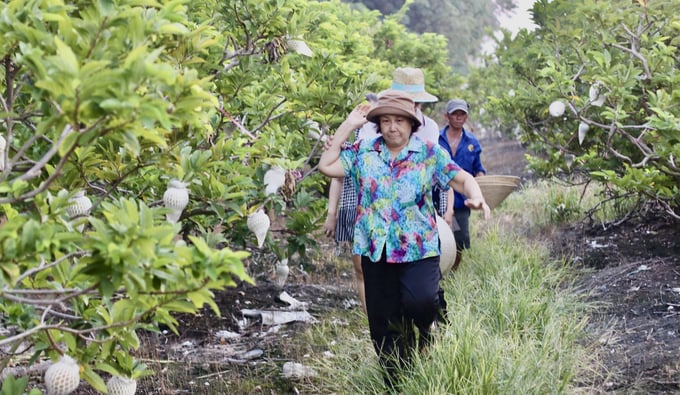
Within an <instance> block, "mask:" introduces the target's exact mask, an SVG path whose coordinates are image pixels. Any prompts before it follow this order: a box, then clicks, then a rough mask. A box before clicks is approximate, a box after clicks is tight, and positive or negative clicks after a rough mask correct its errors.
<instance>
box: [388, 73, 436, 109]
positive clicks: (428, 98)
mask: <svg viewBox="0 0 680 395" xmlns="http://www.w3.org/2000/svg"><path fill="white" fill-rule="evenodd" d="M392 90H395V91H403V92H406V93H408V94H409V95H411V98H412V99H413V101H414V102H416V103H434V102H436V101H438V100H439V99H438V98H437V96H435V95H432V94H429V93H427V91H426V90H425V74H423V70H421V69H417V68H414V67H398V68H397V69H396V70H394V73H393V74H392Z"/></svg>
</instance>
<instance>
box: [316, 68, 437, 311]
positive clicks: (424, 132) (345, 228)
mask: <svg viewBox="0 0 680 395" xmlns="http://www.w3.org/2000/svg"><path fill="white" fill-rule="evenodd" d="M391 89H392V90H397V91H402V92H406V93H408V94H409V96H411V98H412V99H413V101H414V102H415V103H416V114H417V116H418V119H419V121H420V127H419V128H418V130H417V131H416V136H419V137H420V138H422V139H423V140H425V141H431V142H433V143H435V144H437V142H438V141H439V125H437V122H435V121H434V120H433V119H432V118H430V117H428V116H426V115H425V114H423V112H422V104H423V103H435V102H437V101H438V100H439V99H438V98H437V96H435V95H433V94H431V93H428V92H427V91H426V90H425V74H424V73H423V71H422V70H421V69H419V68H414V67H398V68H397V69H395V70H394V73H393V74H392V88H391ZM366 96H367V99H368V100H369V102H375V101H376V100H377V99H378V96H380V94H378V95H377V96H376V95H373V94H368V95H366ZM377 130H378V127H377V125H376V124H374V123H372V122H367V123H366V124H365V125H364V126H362V127H361V129H358V131H357V132H356V133H355V136H354V141H356V140H360V139H366V138H374V137H377V135H378V133H377ZM444 196H446V195H444ZM356 208H357V194H356V191H355V190H354V187H353V186H352V184H351V182H350V180H345V179H344V177H340V178H333V179H332V180H331V184H330V187H329V191H328V211H327V215H326V221H325V222H324V233H325V234H326V236H328V237H334V238H335V241H336V242H338V243H343V242H351V241H352V239H353V236H354V221H355V219H356V216H357V211H356ZM442 214H443V213H440V215H442ZM352 264H353V266H354V279H355V288H356V290H357V294H358V295H359V301H360V302H361V307H362V309H363V310H364V312H365V311H366V297H365V296H364V277H363V272H362V270H361V258H360V257H359V256H358V255H352Z"/></svg>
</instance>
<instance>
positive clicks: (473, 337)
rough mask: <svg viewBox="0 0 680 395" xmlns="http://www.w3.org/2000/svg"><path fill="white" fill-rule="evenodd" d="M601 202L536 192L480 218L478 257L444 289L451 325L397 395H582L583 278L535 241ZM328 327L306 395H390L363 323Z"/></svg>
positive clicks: (470, 255) (466, 261) (322, 329)
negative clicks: (577, 283) (577, 282)
mask: <svg viewBox="0 0 680 395" xmlns="http://www.w3.org/2000/svg"><path fill="white" fill-rule="evenodd" d="M597 193H599V191H598V190H597V188H590V189H589V190H586V191H585V192H584V191H583V189H581V190H578V189H570V188H567V187H566V186H562V185H557V184H550V183H537V184H535V185H532V186H529V187H527V188H524V189H522V190H521V191H518V192H516V193H514V194H513V195H511V196H510V197H509V198H508V199H507V200H506V202H504V203H503V205H501V206H500V207H499V208H497V209H496V210H495V212H494V213H493V214H494V218H493V219H492V220H490V221H488V222H482V220H480V219H479V217H478V216H477V215H476V214H475V215H473V218H472V221H471V223H472V229H471V231H472V232H473V234H476V237H475V238H474V240H473V243H472V244H473V245H472V249H470V250H467V251H466V252H465V254H464V257H463V262H462V264H461V267H460V269H459V270H458V271H456V272H455V273H448V274H447V275H446V276H445V278H444V279H443V281H442V287H443V288H444V290H445V292H446V299H447V301H448V318H449V323H448V324H447V325H440V326H439V327H438V329H437V335H436V339H435V341H434V343H433V344H431V345H430V346H429V347H428V349H427V350H426V352H425V353H423V354H420V355H418V356H417V357H416V358H415V359H414V360H413V362H412V364H411V365H410V366H409V368H407V369H405V370H404V372H403V378H402V380H401V382H400V385H399V388H398V391H399V393H401V394H414V395H415V394H418V395H422V394H432V395H442V394H564V393H571V392H577V389H576V388H575V387H576V386H578V384H577V383H579V382H582V381H581V380H580V378H579V376H580V375H582V374H587V370H588V364H589V363H591V361H590V360H589V355H588V351H587V350H586V349H584V347H583V346H582V345H581V344H582V343H583V342H580V341H579V340H581V339H583V336H584V326H585V324H586V323H587V320H588V309H589V308H590V307H589V306H588V305H587V304H586V302H585V298H582V296H583V295H582V294H580V293H579V292H578V291H577V290H576V289H575V288H574V287H572V285H571V283H572V281H573V280H574V279H575V278H576V273H574V272H573V271H572V269H571V268H570V266H569V265H568V262H565V261H561V260H554V259H551V258H550V252H549V251H548V249H547V247H546V245H545V244H543V243H542V242H541V241H540V240H536V239H529V238H528V235H532V234H541V231H540V229H541V228H544V227H550V226H555V225H557V224H559V223H563V222H564V221H567V222H568V221H573V220H574V219H575V218H576V217H577V216H578V215H579V214H578V213H583V211H584V210H586V209H590V208H591V207H593V206H594V205H595V202H596V200H597V199H598V198H597ZM560 205H562V206H560ZM556 207H561V208H568V210H564V211H563V213H566V214H568V217H564V216H561V215H557V216H555V215H553V214H554V213H553V212H551V210H554V209H555V208H556ZM572 211H573V213H572ZM572 215H573V216H572ZM581 215H582V214H581ZM600 215H602V219H603V220H604V219H605V217H606V216H609V215H611V213H610V212H607V211H606V210H602V211H601V214H600ZM330 325H331V324H328V323H326V324H322V325H320V326H317V327H315V328H313V329H312V330H311V331H310V332H309V336H310V342H311V343H314V344H316V346H317V349H318V350H326V351H330V353H328V352H327V353H326V354H325V356H319V357H318V358H316V361H317V363H316V366H315V368H317V370H318V371H319V372H320V376H319V377H318V378H317V379H316V380H314V382H313V383H308V385H309V386H308V387H307V388H305V392H304V393H316V394H358V393H361V394H383V393H385V388H384V386H383V384H382V376H381V372H380V370H379V368H378V365H377V359H376V357H375V353H374V351H373V349H372V347H371V344H370V341H369V335H368V333H367V330H366V328H367V323H366V320H365V317H363V315H362V314H359V313H357V314H356V315H355V316H353V318H352V319H349V320H348V325H346V326H330ZM331 333H332V335H331Z"/></svg>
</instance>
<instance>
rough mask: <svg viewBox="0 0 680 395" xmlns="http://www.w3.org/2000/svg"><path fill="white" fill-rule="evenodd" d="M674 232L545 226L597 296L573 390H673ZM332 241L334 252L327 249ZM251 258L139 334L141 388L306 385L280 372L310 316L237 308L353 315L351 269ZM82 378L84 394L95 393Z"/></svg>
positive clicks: (656, 223)
mask: <svg viewBox="0 0 680 395" xmlns="http://www.w3.org/2000/svg"><path fill="white" fill-rule="evenodd" d="M483 144H484V147H485V158H486V159H485V161H486V164H487V170H488V171H489V174H512V175H521V176H526V174H525V173H524V172H523V166H524V159H523V150H522V149H521V147H519V145H517V143H511V142H503V141H488V142H483ZM494 158H502V159H497V160H494ZM679 240H680V223H679V222H677V221H676V222H673V221H672V220H669V219H667V218H665V217H663V216H661V215H656V214H652V212H650V213H641V216H640V217H639V218H636V219H631V220H629V221H626V222H624V223H623V224H621V225H619V226H609V227H603V226H601V225H599V226H596V227H590V226H588V225H585V224H579V225H574V226H571V227H566V228H564V229H560V230H558V231H556V232H554V233H553V234H552V235H551V243H552V251H553V254H554V255H555V257H560V256H565V257H568V258H570V259H571V261H572V262H573V264H574V265H576V267H577V268H578V269H579V270H581V271H582V272H583V275H582V276H581V277H580V279H579V280H578V285H579V286H580V288H581V289H582V290H583V291H584V293H585V294H586V295H587V299H588V301H589V302H591V303H594V304H595V305H596V308H595V309H594V310H593V312H592V318H591V320H590V323H589V325H588V326H587V334H586V335H587V336H586V339H584V342H585V343H586V344H587V345H588V347H591V348H592V350H593V358H594V360H596V361H597V362H598V365H596V366H595V371H594V372H593V374H592V375H588V377H584V378H582V380H581V382H580V383H577V387H579V390H578V393H588V394H600V393H611V394H673V393H680V358H678V355H680V242H679ZM327 249H328V251H329V252H328V254H329V256H330V255H331V253H330V251H331V250H333V246H332V245H328V246H327ZM260 258H262V257H260ZM257 261H258V259H257V257H255V258H254V259H253V260H252V261H251V262H250V263H249V265H251V266H250V267H249V270H250V271H251V273H255V276H256V277H257V280H258V283H257V286H247V285H241V286H239V287H237V288H234V289H230V290H227V291H224V292H221V293H219V294H218V295H217V300H216V302H217V304H218V306H219V308H220V311H221V317H217V316H216V315H215V314H214V313H213V312H212V311H210V310H208V309H205V310H204V312H203V314H201V315H199V316H179V317H178V319H179V321H180V326H179V331H180V333H179V336H175V335H173V334H171V333H169V332H164V333H161V334H157V335H153V336H151V335H150V336H148V337H146V338H145V340H144V342H145V344H144V346H143V349H142V355H141V356H143V357H145V358H147V360H148V361H149V365H151V367H153V368H154V369H156V370H157V375H155V376H154V377H151V378H147V379H144V380H142V381H141V382H140V387H139V389H138V392H137V393H138V394H154V395H161V394H226V393H234V392H231V391H229V390H228V388H233V387H234V385H235V384H238V386H239V388H250V389H249V390H248V391H247V392H243V393H249V394H293V393H301V392H300V391H299V390H298V389H297V388H296V379H291V378H287V377H286V362H293V363H300V364H302V365H304V363H305V361H306V356H305V354H306V353H307V352H309V351H312V347H313V345H310V344H306V343H305V340H304V339H302V338H301V337H300V336H299V333H300V332H301V331H303V330H304V329H305V328H307V327H308V326H309V325H312V324H310V323H309V322H305V321H304V320H298V321H292V322H290V323H286V324H281V325H266V324H264V316H260V317H258V316H254V317H253V316H251V317H247V316H244V314H242V311H243V309H247V310H259V311H267V312H270V311H278V312H284V311H299V310H301V309H299V308H298V309H296V308H294V306H291V305H290V304H289V303H286V302H283V301H281V300H280V298H279V296H280V295H281V292H282V291H286V293H287V294H288V295H290V296H292V297H293V298H295V299H296V300H297V301H300V302H303V303H306V304H307V305H306V311H308V312H309V313H310V314H311V315H312V316H315V317H319V316H327V313H329V312H334V311H335V312H343V311H344V312H345V313H349V314H351V313H352V312H353V311H354V312H356V311H357V309H358V306H357V302H356V299H355V293H354V291H353V289H352V272H351V268H350V266H349V264H347V265H345V266H343V265H340V266H338V260H337V259H329V263H328V265H321V266H317V267H316V268H315V270H314V271H313V272H307V273H303V272H302V271H300V270H292V271H291V277H290V278H289V280H288V282H287V284H286V286H285V287H284V288H283V289H280V288H278V287H276V286H275V285H274V284H273V283H272V282H271V281H270V278H269V275H270V271H271V264H270V263H265V264H259V265H258V264H257V263H256V262H257ZM262 261H265V262H266V261H267V260H266V259H260V262H262ZM331 261H332V262H331ZM334 316H337V317H341V314H337V315H334ZM337 319H339V320H341V319H342V318H337ZM366 337H367V338H368V335H366ZM178 363H179V364H178ZM290 366H291V365H288V367H289V370H288V373H289V372H290ZM83 387H84V386H83V385H81V388H80V389H79V390H78V391H79V394H91V393H94V392H91V391H90V390H88V389H87V388H83Z"/></svg>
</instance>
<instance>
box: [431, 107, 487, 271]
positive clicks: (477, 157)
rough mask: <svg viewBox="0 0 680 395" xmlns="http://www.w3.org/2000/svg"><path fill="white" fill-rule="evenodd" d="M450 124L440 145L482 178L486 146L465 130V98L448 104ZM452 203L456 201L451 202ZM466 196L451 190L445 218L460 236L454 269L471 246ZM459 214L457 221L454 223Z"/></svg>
mask: <svg viewBox="0 0 680 395" xmlns="http://www.w3.org/2000/svg"><path fill="white" fill-rule="evenodd" d="M446 119H447V120H448V125H446V126H445V127H444V128H443V129H442V130H441V132H440V133H439V144H440V145H441V146H442V147H443V148H444V149H445V150H446V151H447V152H448V153H449V155H451V158H453V160H454V162H456V163H457V164H458V166H460V167H461V168H462V169H463V170H465V171H467V172H468V173H470V174H472V175H473V176H474V177H480V176H483V175H485V174H486V170H485V169H484V166H483V165H482V160H481V155H482V146H481V145H480V144H479V140H477V137H475V136H474V135H473V134H472V133H470V132H469V131H467V130H465V127H464V125H465V122H467V120H468V105H467V102H465V100H462V99H452V100H449V102H448V103H446ZM451 202H454V203H453V204H451ZM464 202H465V195H463V194H462V193H459V192H456V191H453V189H449V197H448V204H447V207H446V211H445V213H444V216H443V217H444V220H446V222H447V223H449V224H450V225H452V228H453V230H454V232H453V235H454V236H455V238H456V250H457V251H456V261H455V262H454V264H453V268H452V270H456V269H457V268H458V265H459V264H460V260H461V256H462V250H464V249H468V248H470V226H469V219H470V209H469V208H467V207H466V206H465V203H464ZM454 217H455V222H454ZM455 223H457V225H458V226H455V225H454V224H455Z"/></svg>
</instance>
